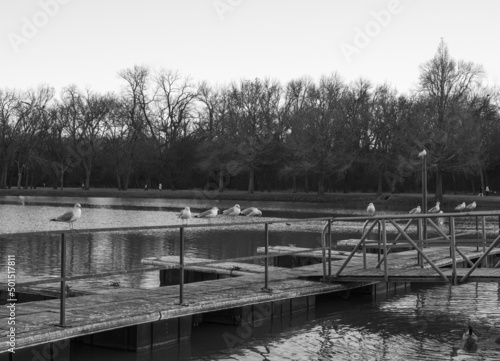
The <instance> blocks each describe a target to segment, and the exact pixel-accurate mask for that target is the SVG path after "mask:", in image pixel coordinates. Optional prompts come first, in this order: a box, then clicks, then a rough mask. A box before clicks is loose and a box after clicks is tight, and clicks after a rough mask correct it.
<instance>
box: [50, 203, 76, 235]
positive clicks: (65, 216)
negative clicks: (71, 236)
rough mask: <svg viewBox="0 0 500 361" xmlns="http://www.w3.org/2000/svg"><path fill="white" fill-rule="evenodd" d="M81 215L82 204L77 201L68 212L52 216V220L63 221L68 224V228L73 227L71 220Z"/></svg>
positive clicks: (74, 220)
mask: <svg viewBox="0 0 500 361" xmlns="http://www.w3.org/2000/svg"><path fill="white" fill-rule="evenodd" d="M81 216H82V206H81V205H80V204H79V203H77V204H75V206H74V207H73V209H72V210H71V211H69V212H66V213H64V214H61V215H60V216H58V217H55V218H52V219H51V220H50V221H52V222H65V223H68V224H69V229H73V222H76V221H77V220H79V219H80V217H81Z"/></svg>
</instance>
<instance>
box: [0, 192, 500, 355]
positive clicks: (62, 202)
mask: <svg viewBox="0 0 500 361" xmlns="http://www.w3.org/2000/svg"><path fill="white" fill-rule="evenodd" d="M76 202H78V203H81V204H82V208H83V216H82V219H81V220H79V221H78V222H77V223H76V225H75V228H79V229H84V228H107V227H124V226H153V225H166V224H180V221H179V220H178V218H177V216H176V214H177V213H178V212H179V211H180V210H181V209H182V208H184V207H185V206H190V207H191V209H192V211H193V212H194V213H196V212H199V211H202V210H205V209H208V208H210V207H212V206H214V205H216V206H217V207H219V208H220V209H225V208H228V207H230V206H232V205H234V202H227V201H224V202H222V201H220V202H216V201H213V200H206V201H205V200H202V201H199V200H164V199H157V200H156V199H114V198H78V199H71V198H48V197H26V198H19V197H0V235H1V234H3V235H2V236H0V254H1V255H2V258H4V256H3V255H7V254H15V255H16V263H17V277H18V282H22V281H23V280H29V279H33V278H43V277H46V276H49V275H58V274H59V252H60V249H59V246H60V245H59V237H57V236H50V237H49V236H47V235H46V234H45V235H44V234H43V233H41V234H38V235H33V236H29V237H16V236H12V235H9V233H15V232H21V231H22V232H30V231H33V232H44V231H48V230H58V229H61V230H65V229H67V226H66V225H65V224H58V223H54V222H48V219H49V218H51V217H54V216H57V215H58V214H61V213H63V212H65V211H66V210H67V209H68V208H70V207H72V205H73V204H74V203H76ZM240 205H241V206H242V207H248V206H259V208H262V209H263V213H264V214H263V215H264V217H263V218H262V220H265V219H269V220H272V219H275V218H288V217H290V218H305V217H324V216H331V215H363V214H364V209H365V208H366V205H362V204H335V205H333V206H329V205H328V204H313V203H279V202H259V203H252V202H245V204H241V203H240ZM377 208H378V211H381V212H383V213H384V212H385V213H401V214H403V213H406V212H407V210H404V209H390V208H389V207H377ZM217 221H218V222H227V221H228V220H227V219H224V218H223V217H220V219H219V220H215V221H214V223H215V222H217ZM238 221H246V222H247V223H246V224H245V225H244V226H240V227H238V228H237V229H236V228H235V227H220V228H190V229H186V231H185V236H186V246H185V249H186V254H187V256H193V257H202V258H213V259H223V258H229V257H239V256H248V255H254V254H255V250H256V248H257V247H260V246H262V245H263V226H262V225H253V224H252V220H249V219H247V218H244V217H239V218H238ZM202 222H206V221H205V220H198V219H196V220H192V221H191V223H202ZM471 222H473V221H471V220H468V221H467V222H464V223H463V224H461V226H462V227H466V226H471V224H472V223H471ZM323 224H324V222H312V223H307V224H297V225H296V224H292V225H286V224H275V225H271V226H270V244H271V245H288V244H295V245H297V246H303V247H318V246H320V244H319V234H320V232H321V229H322V227H323ZM492 227H493V226H491V229H493V228H492ZM332 231H333V237H334V239H345V238H355V237H359V235H360V233H361V230H360V224H359V223H356V224H354V223H342V224H340V225H336V226H335V227H334V228H333V230H332ZM68 239H69V242H68V272H69V274H85V273H94V272H104V271H113V270H122V269H124V268H126V269H134V268H140V267H141V265H140V260H141V259H142V258H145V257H156V256H161V255H167V254H178V247H179V244H178V231H177V230H160V231H152V230H150V231H129V232H97V233H93V234H85V233H82V234H74V235H69V236H68ZM4 275H5V272H3V274H2V275H1V276H0V280H1V281H2V282H4V281H5V278H4ZM110 280H113V281H118V282H120V285H121V286H127V287H136V288H152V287H157V286H158V284H159V282H158V274H157V273H156V272H145V273H142V274H135V275H127V276H115V277H111V278H108V279H102V280H98V281H94V282H97V283H99V282H101V283H109V282H110ZM499 295H500V290H499V287H498V284H496V283H493V284H475V283H473V284H467V285H461V286H455V287H452V288H450V287H448V286H444V285H439V286H425V287H418V288H416V287H412V291H411V292H410V293H407V294H403V295H397V296H393V297H391V298H389V299H382V300H377V301H373V300H371V299H368V298H366V297H364V296H361V295H355V296H353V297H351V298H350V299H348V300H342V299H340V298H336V297H321V298H318V301H317V307H316V309H315V310H311V311H309V312H308V313H303V314H300V315H297V316H294V317H293V318H290V319H286V318H283V319H279V320H273V321H272V322H267V323H264V324H262V325H260V326H253V327H252V328H251V329H250V331H251V332H248V335H246V337H245V338H241V337H240V338H237V339H238V341H237V342H234V343H232V344H231V343H229V344H228V342H227V337H224V335H228V334H229V335H237V333H238V330H237V329H236V328H233V327H229V326H215V325H206V324H201V325H200V326H198V327H195V328H194V329H193V336H192V339H191V340H190V341H188V342H185V343H182V344H181V345H179V346H175V347H165V348H158V349H155V350H154V351H152V352H141V353H138V354H135V353H126V352H119V351H113V350H105V349H100V348H91V347H88V346H83V345H75V347H73V345H72V354H73V355H72V356H73V358H72V360H73V359H74V360H88V359H93V360H94V361H97V360H105V359H106V360H124V361H128V360H167V359H168V360H170V359H184V360H235V359H238V360H241V359H248V360H332V359H333V360H354V359H359V360H461V359H474V360H476V359H477V360H499V359H500V345H497V344H496V343H495V342H494V341H495V339H496V338H497V337H500V330H499V328H498V327H499V326H500V296H499ZM468 323H470V324H471V325H472V326H473V327H474V330H475V333H476V334H477V335H478V336H479V340H480V341H479V347H480V349H479V351H478V352H477V353H475V354H472V355H467V354H464V353H463V352H462V351H459V352H458V354H457V352H456V351H457V348H459V346H460V338H461V334H462V333H463V332H464V331H465V327H466V325H467V324H468ZM229 346H231V347H229Z"/></svg>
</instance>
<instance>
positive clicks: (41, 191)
mask: <svg viewBox="0 0 500 361" xmlns="http://www.w3.org/2000/svg"><path fill="white" fill-rule="evenodd" d="M2 196H38V197H109V198H163V199H207V200H210V199H214V200H235V201H271V202H314V203H335V202H352V203H361V204H362V203H370V202H373V203H375V204H381V203H387V202H388V203H392V204H410V205H417V204H420V203H421V199H422V196H421V194H419V193H398V194H392V195H391V196H390V197H389V199H387V200H386V197H388V196H389V194H383V195H382V196H378V195H377V194H375V193H361V192H352V193H327V194H325V195H324V196H322V197H320V196H318V194H317V193H313V192H309V193H305V192H297V193H291V192H255V193H251V194H250V193H247V192H244V191H233V190H230V191H225V192H223V193H218V192H216V191H213V192H205V191H203V190H176V191H172V190H162V191H158V190H156V189H155V190H149V191H144V190H143V189H129V190H127V191H119V190H117V189H110V188H95V189H90V190H88V191H85V190H82V189H80V188H66V189H64V190H62V191H61V190H59V189H52V188H37V189H17V188H12V189H0V197H2ZM433 197H434V195H433V194H429V204H431V203H433ZM473 201H476V202H478V203H481V204H485V205H486V204H487V206H488V208H491V207H498V208H500V196H498V195H493V196H491V195H490V196H488V197H478V196H477V195H476V196H475V195H467V194H457V195H455V194H445V196H444V199H443V202H442V205H443V206H448V207H450V206H454V205H458V204H460V203H461V202H466V203H470V202H473Z"/></svg>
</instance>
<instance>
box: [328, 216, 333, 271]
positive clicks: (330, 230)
mask: <svg viewBox="0 0 500 361" xmlns="http://www.w3.org/2000/svg"><path fill="white" fill-rule="evenodd" d="M328 277H332V220H331V219H329V220H328Z"/></svg>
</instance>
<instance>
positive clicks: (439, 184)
mask: <svg viewBox="0 0 500 361" xmlns="http://www.w3.org/2000/svg"><path fill="white" fill-rule="evenodd" d="M434 199H435V200H436V201H440V202H442V201H443V174H442V171H441V168H439V166H438V167H437V169H436V194H435V195H434Z"/></svg>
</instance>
